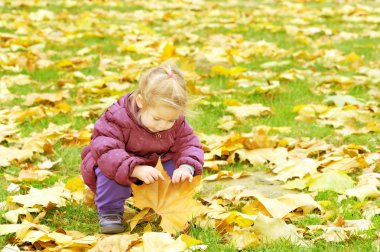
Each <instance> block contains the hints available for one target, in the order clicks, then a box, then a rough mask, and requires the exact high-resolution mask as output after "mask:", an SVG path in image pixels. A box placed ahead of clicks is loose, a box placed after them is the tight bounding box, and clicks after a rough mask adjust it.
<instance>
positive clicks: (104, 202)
mask: <svg viewBox="0 0 380 252" xmlns="http://www.w3.org/2000/svg"><path fill="white" fill-rule="evenodd" d="M162 165H163V167H164V169H165V171H166V173H167V174H168V175H169V177H170V178H171V177H172V175H173V171H174V162H173V161H172V160H169V161H166V162H164V163H162ZM95 173H96V177H97V179H96V196H95V204H96V207H97V208H98V213H105V212H110V211H112V212H113V211H116V212H121V213H122V212H124V202H125V200H126V199H128V198H129V197H130V196H131V192H132V189H131V187H130V186H123V185H120V184H118V183H116V182H115V181H114V180H111V179H109V178H107V177H106V176H104V174H103V173H102V171H101V170H100V169H99V168H98V167H97V168H96V169H95ZM139 182H140V181H139Z"/></svg>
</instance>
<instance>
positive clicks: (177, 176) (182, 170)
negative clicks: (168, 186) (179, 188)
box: [172, 166, 193, 184]
mask: <svg viewBox="0 0 380 252" xmlns="http://www.w3.org/2000/svg"><path fill="white" fill-rule="evenodd" d="M185 180H189V182H191V181H193V175H191V172H190V169H189V168H187V167H186V166H180V167H179V168H177V169H175V170H174V172H173V176H172V183H173V184H176V183H179V182H184V181H185Z"/></svg>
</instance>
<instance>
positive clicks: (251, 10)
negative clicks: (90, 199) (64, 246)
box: [0, 0, 380, 251]
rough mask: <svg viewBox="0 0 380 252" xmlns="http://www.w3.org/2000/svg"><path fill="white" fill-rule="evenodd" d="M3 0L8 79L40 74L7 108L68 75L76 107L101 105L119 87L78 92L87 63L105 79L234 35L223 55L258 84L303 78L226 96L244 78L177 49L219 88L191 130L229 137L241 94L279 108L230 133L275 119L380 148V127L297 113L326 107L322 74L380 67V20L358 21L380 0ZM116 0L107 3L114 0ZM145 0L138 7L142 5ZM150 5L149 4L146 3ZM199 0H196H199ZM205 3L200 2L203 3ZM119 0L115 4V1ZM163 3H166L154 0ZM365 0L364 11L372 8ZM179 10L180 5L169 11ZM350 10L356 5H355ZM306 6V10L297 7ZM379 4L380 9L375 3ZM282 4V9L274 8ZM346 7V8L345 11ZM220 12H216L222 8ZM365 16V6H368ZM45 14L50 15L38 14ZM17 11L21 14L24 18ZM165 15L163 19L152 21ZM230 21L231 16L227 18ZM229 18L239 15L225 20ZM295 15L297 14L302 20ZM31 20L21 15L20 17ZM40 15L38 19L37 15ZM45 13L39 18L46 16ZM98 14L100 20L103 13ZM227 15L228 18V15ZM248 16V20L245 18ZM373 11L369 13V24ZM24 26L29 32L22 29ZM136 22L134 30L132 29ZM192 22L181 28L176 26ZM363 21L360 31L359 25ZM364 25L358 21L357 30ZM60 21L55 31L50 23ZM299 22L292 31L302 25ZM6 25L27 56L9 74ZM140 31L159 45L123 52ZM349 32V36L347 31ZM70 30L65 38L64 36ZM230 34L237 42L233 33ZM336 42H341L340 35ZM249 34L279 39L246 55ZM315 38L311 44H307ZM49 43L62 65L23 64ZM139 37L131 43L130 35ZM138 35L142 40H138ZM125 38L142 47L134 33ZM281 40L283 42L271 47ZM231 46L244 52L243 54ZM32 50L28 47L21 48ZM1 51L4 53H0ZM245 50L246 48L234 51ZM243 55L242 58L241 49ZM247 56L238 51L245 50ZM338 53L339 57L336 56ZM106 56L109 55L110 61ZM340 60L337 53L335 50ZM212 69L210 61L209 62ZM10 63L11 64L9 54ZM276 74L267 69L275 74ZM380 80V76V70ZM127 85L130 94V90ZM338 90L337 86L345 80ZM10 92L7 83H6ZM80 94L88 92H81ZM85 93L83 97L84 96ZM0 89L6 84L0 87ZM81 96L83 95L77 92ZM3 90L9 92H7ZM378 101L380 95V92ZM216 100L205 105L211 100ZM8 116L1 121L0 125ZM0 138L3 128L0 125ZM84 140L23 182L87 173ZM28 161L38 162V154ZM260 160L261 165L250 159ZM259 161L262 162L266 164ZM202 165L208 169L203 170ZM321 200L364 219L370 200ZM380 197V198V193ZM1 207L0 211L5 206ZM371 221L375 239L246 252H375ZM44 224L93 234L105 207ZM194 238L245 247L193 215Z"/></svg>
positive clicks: (361, 90) (286, 244)
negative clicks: (354, 127) (353, 130)
mask: <svg viewBox="0 0 380 252" xmlns="http://www.w3.org/2000/svg"><path fill="white" fill-rule="evenodd" d="M3 2H4V3H5V4H4V5H3V6H2V5H1V3H2V2H1V1H0V16H2V17H4V18H2V20H0V78H1V77H3V76H8V75H17V74H25V75H28V76H30V77H31V78H32V80H34V81H35V83H34V84H29V85H23V86H18V85H13V86H11V87H9V88H8V89H9V91H10V92H11V93H12V94H14V95H15V98H14V99H11V100H7V101H4V102H3V101H1V105H0V110H2V109H9V108H12V107H14V106H20V107H22V108H25V109H26V108H28V106H25V105H24V104H23V103H24V96H25V95H27V94H29V93H56V92H58V91H60V90H62V83H70V84H71V86H72V87H70V97H69V98H68V99H67V100H66V102H67V103H68V104H69V105H70V106H76V105H78V97H80V98H81V99H82V101H81V102H82V103H83V105H91V104H95V103H97V102H99V99H100V98H101V97H103V96H107V95H109V94H110V93H112V92H108V91H106V92H105V93H91V92H88V93H86V91H83V90H80V88H79V87H78V84H79V83H80V82H82V81H83V80H80V79H78V78H77V77H75V76H74V73H75V72H76V71H80V72H82V73H83V74H84V75H85V76H90V79H101V78H103V77H104V76H102V74H103V73H102V71H101V70H99V65H100V64H101V62H105V61H104V60H107V59H112V60H114V62H115V63H114V66H113V67H110V68H109V69H107V70H109V71H111V70H112V71H114V72H116V73H120V72H123V71H125V70H126V69H125V68H124V61H125V59H126V58H127V57H130V58H132V59H144V58H153V61H154V62H159V61H160V59H159V57H158V56H157V55H156V54H155V53H156V52H157V51H158V50H159V46H158V44H159V43H160V42H162V41H165V40H168V41H171V42H173V43H174V46H178V48H177V49H179V47H188V48H190V51H195V50H201V51H202V50H203V48H205V47H208V46H210V45H211V46H215V47H218V46H224V45H225V44H227V45H228V43H231V44H233V43H237V44H236V46H235V48H232V49H230V50H231V52H230V54H231V55H230V57H229V58H230V59H231V60H230V61H229V62H228V63H226V65H229V66H242V67H244V68H245V69H246V72H257V73H259V76H255V77H252V79H251V80H250V81H251V82H253V81H257V82H262V83H266V82H267V81H274V80H277V79H278V76H279V75H280V74H281V73H284V72H287V71H292V70H299V71H306V70H307V71H309V72H306V73H305V74H304V75H303V78H302V79H295V80H281V81H280V88H279V89H278V90H276V91H275V92H273V93H269V94H262V93H257V92H254V90H253V89H254V87H248V88H247V87H239V86H232V88H234V89H235V91H236V92H232V93H228V94H223V93H220V92H219V91H220V90H226V89H230V88H231V86H230V84H231V81H232V82H233V81H236V80H237V79H238V77H237V76H220V75H212V74H210V71H208V70H206V68H207V67H206V68H202V66H200V65H197V64H198V63H197V60H196V59H195V58H193V57H195V56H194V55H195V53H194V54H191V53H189V54H188V55H187V56H185V57H180V60H179V63H180V64H183V65H186V64H193V66H194V67H195V68H196V71H197V73H198V74H199V76H201V78H200V79H199V80H198V81H197V83H196V85H197V86H199V87H204V86H209V87H210V89H211V90H212V95H209V96H208V95H201V94H195V96H198V97H199V96H203V98H202V99H201V101H200V103H198V104H196V105H194V106H193V107H192V110H193V111H194V112H195V113H194V116H190V117H189V118H188V120H189V122H190V124H191V125H192V126H193V128H194V130H195V131H196V132H199V133H205V134H218V135H225V134H228V133H227V132H225V131H223V130H221V129H219V128H218V119H219V118H221V117H222V116H224V115H229V113H228V112H226V111H225V109H226V105H225V100H230V99H235V100H238V101H240V102H242V103H247V104H248V103H262V104H263V105H265V106H268V107H270V108H271V109H272V111H273V114H272V115H270V116H267V117H253V118H249V119H247V120H246V121H244V122H242V123H240V124H238V125H237V126H236V127H235V128H234V129H233V130H234V131H236V132H249V131H250V130H251V129H252V127H253V126H257V125H267V126H272V127H280V126H286V127H290V128H291V131H290V132H288V133H280V137H294V138H301V137H308V138H317V139H323V140H325V141H326V142H328V143H332V144H335V145H337V146H339V145H343V144H351V143H354V144H358V145H365V146H367V147H368V148H369V149H370V150H371V151H379V142H380V133H379V132H377V133H376V132H375V133H368V134H362V135H349V136H339V135H336V134H335V132H334V129H333V128H332V127H327V126H320V125H318V124H317V123H316V122H299V121H296V120H295V118H296V116H297V113H296V112H293V108H294V107H295V106H297V105H299V104H309V103H316V104H322V103H323V100H324V99H325V98H326V97H327V94H317V93H315V92H313V90H314V88H315V87H316V84H318V83H317V82H318V78H317V76H333V75H334V76H349V77H351V78H353V76H356V75H360V74H358V73H357V70H358V68H359V67H361V66H364V67H369V68H372V69H377V71H380V70H379V67H380V62H379V58H380V57H379V56H380V50H379V49H380V48H379V43H378V42H377V41H378V37H376V38H371V37H370V36H369V35H366V34H368V33H369V32H366V31H379V30H380V23H379V22H378V21H377V22H376V21H371V19H364V18H362V19H358V20H359V21H357V20H351V19H348V20H347V19H345V18H350V17H351V18H352V17H354V16H357V17H363V15H368V16H369V17H374V19H375V17H376V18H377V19H376V20H378V19H379V8H380V6H379V3H378V2H376V1H358V2H357V3H356V2H355V3H352V4H350V3H347V5H349V6H351V7H352V8H353V10H352V13H351V15H345V14H344V9H343V5H346V3H345V4H342V3H335V2H331V1H326V2H325V1H311V2H307V3H302V2H300V1H289V3H288V2H284V3H281V2H276V3H275V4H274V3H272V2H271V1H243V0H241V1H236V3H235V1H228V2H226V4H224V3H223V2H220V1H206V6H207V7H203V9H202V8H197V5H195V6H193V7H194V8H190V7H191V4H188V3H189V2H190V1H179V2H180V3H182V4H181V5H178V6H177V5H176V3H177V1H165V2H167V3H170V4H168V5H165V4H163V6H166V9H165V8H164V9H162V10H161V9H159V6H160V2H155V1H147V2H145V1H136V3H124V2H122V1H104V2H103V1H94V2H92V1H85V3H84V4H79V3H78V4H77V5H75V6H71V5H70V4H69V3H68V2H69V1H61V0H59V1H53V2H49V1H47V2H48V4H47V5H46V6H45V5H44V4H43V3H45V1H37V2H36V3H39V4H34V5H33V4H30V5H29V4H25V5H21V6H18V5H17V4H16V2H17V1H15V2H14V4H11V2H12V3H13V1H3ZM107 2H110V3H107ZM138 2H139V3H140V4H138ZM148 2H149V3H150V4H149V5H147V4H146V3H148ZM195 2H198V1H195ZM199 2H202V1H199ZM111 3H114V4H111ZM156 5H157V6H156ZM363 6H365V8H364V7H363ZM170 8H171V9H170ZM347 8H348V7H347ZM297 9H298V11H296V10H297ZM375 9H376V10H377V12H376V11H374V10H375ZM40 10H48V11H49V13H52V15H53V18H51V20H49V19H50V18H49V16H47V17H45V19H44V18H42V20H39V19H38V18H37V21H33V18H32V17H31V16H29V17H28V15H31V13H37V12H38V11H40ZM269 10H273V12H269ZM327 10H331V11H332V12H333V13H335V14H334V15H332V16H331V15H328V14H327V13H329V12H328V11H327ZM347 11H348V10H347ZM218 12H219V14H218ZM360 13H362V15H361V14H360ZM41 15H42V14H41ZM17 17H19V18H20V19H19V20H18V21H17ZM155 19H156V20H155ZM224 19H226V20H224ZM229 19H231V20H233V21H228V20H229ZM295 19H297V20H298V22H299V25H297V22H294V20H295ZM22 20H23V21H22ZM34 20H36V19H34ZM38 20H39V21H38ZM99 20H101V22H100V21H99ZM223 20H224V21H223ZM247 20H249V21H247ZM366 20H367V21H366ZM289 25H292V26H294V27H296V28H302V29H307V28H311V27H314V28H315V27H317V28H320V29H321V31H320V32H317V33H315V34H304V35H302V34H301V33H302V31H299V32H298V35H297V36H296V35H294V34H289V33H288V32H287V29H289V27H287V26H289ZM23 27H24V28H25V29H26V30H27V32H26V33H25V32H23V31H22V28H23ZM131 27H133V28H131ZM178 27H183V28H181V29H180V28H178ZM355 27H357V28H355ZM358 27H359V28H358ZM49 29H50V30H51V31H50V32H49V31H48V30H49ZM293 29H294V28H293ZM326 29H330V30H331V31H332V33H333V34H332V35H326V34H325V33H324V31H325V30H326ZM343 31H345V32H350V33H353V34H357V37H356V38H355V37H352V38H350V39H341V38H339V37H334V36H336V35H338V34H339V32H343ZM2 33H7V34H17V35H19V36H20V38H19V39H17V40H15V41H14V44H18V45H20V46H21V47H22V48H21V49H19V51H17V50H16V49H13V50H15V51H14V53H19V54H18V59H19V61H17V60H16V59H17V57H16V59H13V60H14V61H15V62H14V63H13V66H14V65H19V66H20V70H19V71H12V70H10V68H4V67H2V66H5V65H6V64H7V63H6V60H5V59H6V58H5V57H12V53H11V50H12V49H11V45H10V44H9V43H8V42H7V40H5V39H3V40H2V39H1V38H2ZM213 35H220V36H222V37H221V41H218V40H213V38H212V36H213ZM133 36H136V37H139V40H142V41H144V39H145V40H148V41H149V40H154V41H155V42H154V43H153V44H152V45H150V47H152V48H153V50H152V48H151V49H149V48H148V49H149V50H148V49H147V50H145V51H144V50H142V51H141V52H134V51H128V50H120V48H122V45H123V43H125V42H123V41H125V40H126V38H129V39H132V38H133ZM192 36H197V37H198V40H197V41H196V42H193V41H191V37H192ZM342 36H343V35H342ZM65 38H66V39H65ZM227 38H231V41H228V40H227V41H224V39H227ZM334 39H335V40H334ZM244 41H248V42H252V43H253V42H255V43H256V42H260V41H265V42H267V43H270V45H271V46H268V47H267V48H265V47H264V48H263V49H259V48H258V47H259V45H258V44H257V48H255V47H253V48H251V49H252V50H257V52H255V53H252V52H251V54H250V56H249V57H247V58H245V55H244V54H242V55H239V53H238V49H239V46H241V44H239V43H243V42H244ZM305 41H309V42H305ZM29 43H31V44H39V43H40V44H43V45H44V47H43V49H42V50H41V51H40V53H41V54H40V55H39V56H38V57H45V58H46V59H48V60H51V61H52V62H53V65H52V66H50V67H47V68H43V69H37V68H34V67H31V66H29V65H28V64H27V63H23V60H22V57H26V58H25V59H28V57H29V60H30V62H31V64H33V63H35V62H34V61H33V50H32V49H31V48H32V47H30V46H29V45H28V44H29ZM127 43H130V42H127ZM135 43H137V42H136V41H135ZM128 45H133V42H131V44H128ZM83 48H89V52H88V53H87V54H85V55H84V56H82V55H79V54H78V51H79V50H81V49H83ZM273 48H276V49H273ZM234 50H237V51H236V52H234ZM271 50H275V51H276V50H278V54H277V55H276V54H271ZM323 50H337V51H339V52H340V53H341V55H348V54H350V53H355V54H356V55H358V56H360V57H361V63H360V66H356V65H352V64H354V63H352V64H351V63H350V62H344V61H341V62H335V64H328V63H326V61H324V59H323V57H322V56H319V54H318V52H321V51H323ZM22 52H23V53H22ZM300 52H305V53H306V54H309V55H313V54H315V56H310V58H307V57H305V58H302V57H300V56H297V55H298V54H297V53H300ZM2 54H3V55H5V56H3V57H4V58H2ZM89 55H90V56H93V57H92V58H91V59H89V60H88V63H87V65H84V66H83V67H76V68H73V67H59V66H57V65H55V63H57V62H59V61H61V60H67V59H69V60H70V59H74V58H81V57H82V58H83V57H87V56H89ZM237 55H238V56H237ZM234 57H236V59H235V60H232V58H234ZM238 58H241V59H238ZM333 58H334V57H333ZM102 60H103V61H102ZM285 60H287V61H289V64H284V65H283V66H274V67H271V68H268V69H266V68H262V67H261V66H262V64H264V63H267V62H272V61H274V62H280V61H285ZM331 61H332V62H333V59H331ZM207 64H208V67H210V65H212V64H213V63H212V62H209V63H207ZM9 65H12V64H11V63H9ZM268 76H269V77H268ZM377 80H378V79H377ZM378 84H379V83H374V82H371V79H368V80H367V81H366V82H365V83H364V84H363V85H360V84H357V85H352V86H351V87H349V88H348V89H347V91H346V93H347V94H349V95H351V96H354V97H357V98H363V99H365V100H366V101H369V100H371V99H373V98H371V95H369V91H370V90H371V87H373V86H375V85H378ZM135 85H136V81H132V83H131V86H130V87H129V90H131V89H133V88H134V87H135ZM129 90H126V91H129ZM337 90H338V91H339V90H341V89H339V87H338V88H337ZM0 91H1V90H0ZM80 92H82V93H80ZM83 92H84V96H83ZM0 94H1V93H0ZM112 94H115V96H116V97H117V96H120V94H121V92H116V93H115V92H114V93H112ZM80 95H82V96H80ZM0 97H1V96H0ZM375 102H376V106H377V108H379V102H378V100H376V101H375ZM205 103H207V104H205ZM97 118H98V115H94V116H91V117H88V118H84V117H81V116H75V115H74V114H73V113H71V112H70V113H69V114H62V113H61V114H58V115H55V116H46V117H44V118H42V119H32V118H30V119H28V120H26V121H24V122H22V123H21V124H20V125H19V126H18V128H19V129H20V136H21V137H29V136H31V135H32V134H33V133H34V132H42V131H43V129H46V128H47V127H48V125H49V123H55V124H57V125H62V124H67V123H70V124H71V128H72V129H75V130H79V129H83V128H85V127H86V126H88V125H90V124H92V123H94V122H95V121H96V119H97ZM379 119H380V116H379V114H377V115H375V116H374V120H377V121H379ZM2 123H5V124H6V122H2V121H0V124H2ZM0 135H1V134H0ZM0 144H1V145H4V146H9V145H10V144H9V143H7V142H6V141H3V142H1V143H0ZM81 149H82V146H70V147H66V146H63V142H62V141H58V142H57V143H55V144H54V150H55V153H53V154H50V155H47V156H48V157H49V158H50V159H51V160H58V159H59V158H62V160H63V161H62V162H61V163H59V164H58V165H57V166H56V167H54V168H53V172H54V174H55V175H54V176H52V177H50V178H49V179H46V180H45V181H42V182H23V183H22V185H23V186H24V187H23V188H27V187H28V186H33V187H38V188H44V187H49V186H52V185H53V184H54V183H55V182H57V181H61V180H62V181H67V179H69V178H71V177H74V176H77V175H79V174H80V172H79V166H80V161H81V160H80V152H81ZM30 162H31V163H33V162H36V161H34V160H31V161H30ZM244 167H245V166H240V165H236V166H234V167H232V168H231V169H233V170H239V169H244ZM251 168H252V167H251ZM260 169H265V168H264V167H262V168H260ZM19 171H20V167H19V165H18V164H12V165H11V166H9V167H4V168H1V169H0V175H2V174H3V173H8V174H11V175H14V176H17V174H18V172H19ZM205 174H210V172H208V171H205ZM9 184H10V182H8V181H6V180H5V179H0V189H1V190H0V202H1V201H5V200H6V199H7V197H8V196H10V195H11V193H9V192H7V190H6V189H7V187H8V185H9ZM316 199H317V200H327V199H328V200H330V201H331V202H332V203H331V205H330V206H328V208H331V209H338V208H339V209H340V210H339V214H340V215H342V216H343V217H344V218H345V219H361V218H363V217H362V214H361V212H360V210H358V206H359V205H360V204H361V202H360V201H359V200H357V199H352V198H351V199H347V200H344V201H343V202H339V201H338V195H337V194H334V193H332V192H323V193H319V194H318V195H317V197H316ZM378 203H379V202H378ZM3 212H4V211H3V210H2V212H0V213H3ZM372 222H373V224H374V228H373V229H371V230H369V231H367V232H366V234H367V235H368V238H367V239H361V238H352V239H349V240H347V241H345V242H341V243H328V242H325V241H323V240H319V241H316V242H315V243H314V244H312V245H310V247H300V246H297V245H295V244H293V243H291V242H290V241H286V240H281V241H277V242H274V243H272V244H267V245H262V246H260V247H255V248H251V249H246V250H245V251H376V249H375V248H374V247H372V245H371V243H372V242H373V241H374V240H376V239H378V238H377V236H376V233H375V231H376V230H379V228H380V217H379V216H378V215H377V216H375V217H373V218H372ZM4 223H6V220H5V219H4V218H3V217H1V216H0V224H4ZM41 223H42V224H44V225H47V226H49V227H51V228H52V229H58V228H62V229H65V230H78V231H81V232H83V233H86V234H93V233H97V232H99V227H98V225H97V214H96V211H95V210H94V209H89V208H88V207H87V206H85V205H82V204H70V205H69V206H67V207H63V208H57V209H55V210H50V211H48V214H47V215H46V216H45V218H43V219H42V220H41ZM311 224H325V222H324V221H322V220H320V219H316V218H314V217H313V215H310V216H308V215H306V216H305V217H304V218H303V219H301V220H299V221H298V222H297V223H296V225H299V226H303V227H304V226H307V225H311ZM189 235H191V236H193V237H194V238H196V239H200V240H202V241H203V243H204V244H207V245H208V250H207V251H236V250H237V248H234V247H233V246H232V245H230V244H229V243H226V242H225V239H224V237H223V236H222V235H220V234H219V233H218V232H216V230H215V229H211V228H210V229H203V228H200V227H199V226H197V225H196V223H192V225H191V227H190V231H189ZM11 237H12V236H0V248H2V247H4V246H5V245H6V244H7V243H8V241H9V239H10V238H11Z"/></svg>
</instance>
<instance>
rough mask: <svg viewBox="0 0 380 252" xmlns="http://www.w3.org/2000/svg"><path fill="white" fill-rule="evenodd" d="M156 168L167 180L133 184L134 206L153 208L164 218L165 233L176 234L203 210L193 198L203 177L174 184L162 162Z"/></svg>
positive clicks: (162, 223)
mask: <svg viewBox="0 0 380 252" xmlns="http://www.w3.org/2000/svg"><path fill="white" fill-rule="evenodd" d="M156 168H157V169H159V170H161V172H162V173H163V174H164V177H165V180H158V181H156V182H154V183H152V184H143V185H140V186H138V185H135V184H132V190H133V195H134V196H133V199H134V205H135V206H136V207H138V208H146V207H148V208H152V209H153V210H154V212H155V213H157V214H159V215H160V216H161V217H162V221H161V224H160V226H161V227H162V229H163V230H164V231H165V232H169V233H176V232H177V231H180V230H181V229H182V228H183V227H184V225H185V224H186V222H187V221H189V220H190V219H191V218H192V217H194V216H196V215H197V214H199V213H200V211H201V209H202V208H203V206H202V205H201V204H200V203H197V202H196V201H195V200H194V199H193V198H192V197H193V196H194V194H195V188H196V186H198V185H199V183H200V181H201V177H200V176H195V177H194V179H193V182H191V183H190V182H189V181H185V182H182V183H178V184H173V183H171V180H170V178H169V176H168V175H167V174H166V173H165V172H164V171H163V168H162V164H161V161H159V162H158V163H157V166H156Z"/></svg>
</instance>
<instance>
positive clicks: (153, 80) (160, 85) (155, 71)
mask: <svg viewBox="0 0 380 252" xmlns="http://www.w3.org/2000/svg"><path fill="white" fill-rule="evenodd" d="M138 95H141V97H142V98H143V99H142V100H143V109H145V108H147V107H150V106H155V105H157V104H158V103H161V104H163V105H167V106H169V107H172V108H174V109H177V110H180V111H181V112H182V113H184V112H185V109H186V104H187V93H186V80H185V78H184V77H183V73H182V71H181V70H180V69H179V68H178V67H176V66H175V65H171V64H167V65H160V66H156V67H152V68H150V69H148V70H147V71H146V72H144V73H143V74H141V76H140V80H139V84H138V87H137V89H136V90H135V91H134V92H133V93H132V95H131V96H130V99H131V105H132V111H133V112H134V113H135V111H136V106H137V104H136V97H137V96H138ZM137 117H138V115H137Z"/></svg>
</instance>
